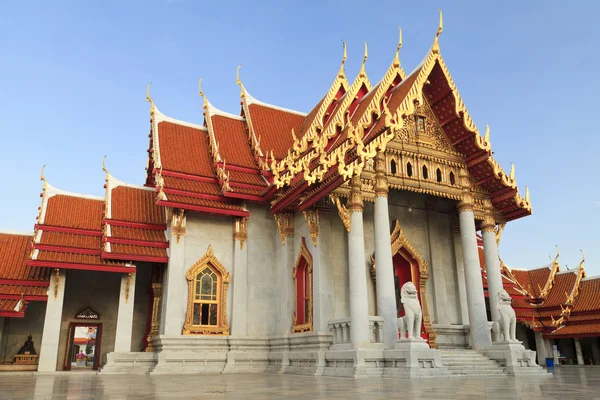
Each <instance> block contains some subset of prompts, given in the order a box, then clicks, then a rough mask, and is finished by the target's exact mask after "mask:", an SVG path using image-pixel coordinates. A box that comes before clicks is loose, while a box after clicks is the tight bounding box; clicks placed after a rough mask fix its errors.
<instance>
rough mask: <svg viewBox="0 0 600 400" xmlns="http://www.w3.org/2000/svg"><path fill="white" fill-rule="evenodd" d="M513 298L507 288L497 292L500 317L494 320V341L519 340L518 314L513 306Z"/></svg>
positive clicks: (497, 306)
mask: <svg viewBox="0 0 600 400" xmlns="http://www.w3.org/2000/svg"><path fill="white" fill-rule="evenodd" d="M511 302H512V299H511V298H510V295H509V294H508V293H507V292H506V290H501V291H499V292H498V294H496V308H497V309H498V312H499V313H500V319H499V320H498V321H494V323H493V325H492V332H493V333H494V342H500V341H502V339H504V341H505V342H518V340H517V334H516V332H517V316H516V314H515V310H513V308H512V306H511Z"/></svg>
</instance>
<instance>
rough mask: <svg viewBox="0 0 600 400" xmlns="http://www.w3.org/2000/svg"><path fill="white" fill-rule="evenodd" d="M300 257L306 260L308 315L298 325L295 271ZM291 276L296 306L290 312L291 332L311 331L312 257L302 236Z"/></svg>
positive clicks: (300, 259)
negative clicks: (303, 321)
mask: <svg viewBox="0 0 600 400" xmlns="http://www.w3.org/2000/svg"><path fill="white" fill-rule="evenodd" d="M302 259H304V261H305V262H306V271H307V272H308V293H309V295H308V315H305V321H306V322H305V323H303V324H300V325H298V324H297V323H296V310H297V309H298V285H297V282H296V271H297V269H298V265H299V264H300V261H302ZM292 278H294V304H295V305H296V307H294V308H295V310H294V313H293V314H292V333H301V332H311V331H312V330H313V282H312V280H313V259H312V254H310V251H308V248H307V247H306V240H305V238H304V237H303V238H302V240H301V241H300V251H299V252H298V257H296V263H295V264H294V270H293V272H292Z"/></svg>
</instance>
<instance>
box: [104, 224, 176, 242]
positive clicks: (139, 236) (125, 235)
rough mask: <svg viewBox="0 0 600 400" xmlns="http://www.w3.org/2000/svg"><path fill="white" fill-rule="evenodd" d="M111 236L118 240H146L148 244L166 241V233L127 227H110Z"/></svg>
mask: <svg viewBox="0 0 600 400" xmlns="http://www.w3.org/2000/svg"><path fill="white" fill-rule="evenodd" d="M110 234H111V237H113V238H118V239H132V240H145V241H148V242H164V241H165V233H164V231H158V230H151V229H142V228H130V227H126V226H116V225H113V226H111V227H110Z"/></svg>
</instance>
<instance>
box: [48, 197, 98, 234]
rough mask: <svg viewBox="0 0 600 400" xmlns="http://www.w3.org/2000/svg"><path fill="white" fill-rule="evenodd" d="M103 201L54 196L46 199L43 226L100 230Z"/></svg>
mask: <svg viewBox="0 0 600 400" xmlns="http://www.w3.org/2000/svg"><path fill="white" fill-rule="evenodd" d="M103 206H104V201H102V200H96V199H88V198H83V197H76V196H67V195H62V194H59V195H56V196H52V197H50V198H49V199H48V204H47V209H46V215H45V218H44V221H43V223H44V225H51V226H60V227H63V228H75V229H90V230H98V231H99V230H101V229H102V207H103Z"/></svg>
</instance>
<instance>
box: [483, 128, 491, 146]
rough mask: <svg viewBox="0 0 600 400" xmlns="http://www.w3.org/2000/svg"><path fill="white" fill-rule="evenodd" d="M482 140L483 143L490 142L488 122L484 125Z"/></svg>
mask: <svg viewBox="0 0 600 400" xmlns="http://www.w3.org/2000/svg"><path fill="white" fill-rule="evenodd" d="M483 141H484V142H485V143H488V144H489V143H490V126H489V125H488V124H486V125H485V135H483Z"/></svg>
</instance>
